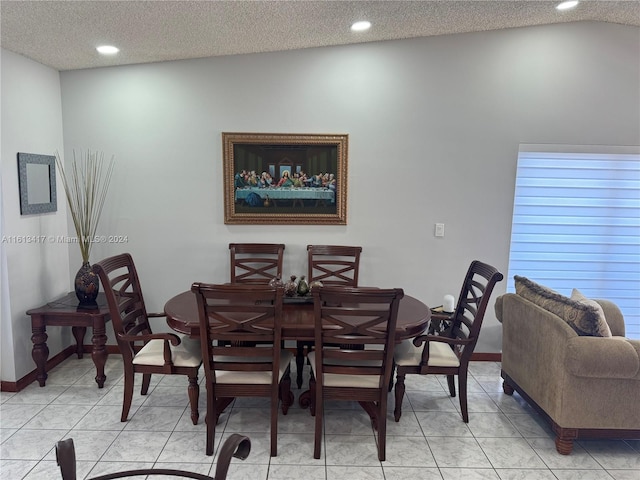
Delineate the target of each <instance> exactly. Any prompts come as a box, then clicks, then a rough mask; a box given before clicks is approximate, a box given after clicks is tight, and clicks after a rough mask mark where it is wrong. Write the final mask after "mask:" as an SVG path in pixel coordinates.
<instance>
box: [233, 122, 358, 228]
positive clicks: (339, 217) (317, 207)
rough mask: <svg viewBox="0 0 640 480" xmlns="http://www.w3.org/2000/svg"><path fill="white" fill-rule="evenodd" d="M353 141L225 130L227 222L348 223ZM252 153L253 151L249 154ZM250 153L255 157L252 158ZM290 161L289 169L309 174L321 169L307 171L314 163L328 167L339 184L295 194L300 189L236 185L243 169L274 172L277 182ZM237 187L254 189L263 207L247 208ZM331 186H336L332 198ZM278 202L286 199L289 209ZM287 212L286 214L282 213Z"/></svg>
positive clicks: (341, 137)
mask: <svg viewBox="0 0 640 480" xmlns="http://www.w3.org/2000/svg"><path fill="white" fill-rule="evenodd" d="M348 140H349V136H348V135H347V134H312V133H307V134H289V133H235V132H222V163H223V179H224V185H223V186H224V223H225V224H235V225H239V224H244V225H252V224H269V225H274V224H279V225H346V224H347V180H348V179H347V156H348V143H349V142H348ZM249 151H250V152H251V153H247V152H249ZM256 152H258V153H256ZM318 152H320V153H318ZM327 152H328V155H327ZM318 154H319V155H320V156H321V157H322V160H320V159H319V158H318V156H317V155H318ZM248 156H250V157H252V159H250V160H247V158H246V157H248ZM288 164H291V165H290V167H291V168H287V169H289V170H291V171H293V170H294V169H297V170H304V171H305V172H306V173H308V174H309V175H313V174H315V173H318V172H311V171H309V172H307V169H312V168H313V166H312V165H314V164H315V165H323V167H324V170H323V171H324V172H327V173H333V174H334V177H333V178H335V183H334V185H335V188H324V189H323V190H324V191H323V192H314V193H310V192H309V191H305V190H311V188H309V189H307V188H299V190H300V192H299V193H300V195H299V196H297V197H296V195H295V193H296V190H297V189H296V188H291V189H288V188H286V189H283V190H291V191H289V192H284V191H283V192H276V191H275V190H276V189H270V188H262V189H257V188H255V187H254V188H253V189H252V188H251V187H250V186H249V187H241V188H240V187H236V178H235V177H236V175H237V174H238V173H239V172H241V171H243V170H246V171H247V172H248V171H250V170H254V171H255V170H260V171H266V172H271V170H274V172H273V173H275V174H276V176H275V177H274V181H277V177H278V176H279V172H280V170H282V169H283V168H286V167H287V165H288ZM256 173H257V175H258V177H259V176H260V175H261V174H260V172H259V171H258V172H256ZM289 173H290V172H289ZM237 189H238V190H239V191H240V190H247V191H248V190H251V191H255V192H256V193H257V194H258V195H259V196H260V197H261V200H262V201H263V202H264V206H263V205H262V204H260V205H259V206H258V205H256V206H254V207H250V206H248V205H247V204H246V202H245V201H244V200H243V199H244V196H243V197H240V196H239V195H238V194H237V193H236V190H237ZM278 190H280V189H278ZM330 190H333V195H331V196H330V194H329V191H330ZM241 193H243V194H244V193H246V192H244V191H243V192H241ZM249 194H251V193H249ZM277 202H280V203H284V205H285V208H284V209H282V208H273V207H277ZM331 203H333V204H334V205H335V206H333V205H331ZM274 204H275V205H274ZM327 204H329V205H327ZM327 206H328V207H329V208H327ZM279 210H280V212H279ZM283 210H285V212H284V213H281V212H282V211H283Z"/></svg>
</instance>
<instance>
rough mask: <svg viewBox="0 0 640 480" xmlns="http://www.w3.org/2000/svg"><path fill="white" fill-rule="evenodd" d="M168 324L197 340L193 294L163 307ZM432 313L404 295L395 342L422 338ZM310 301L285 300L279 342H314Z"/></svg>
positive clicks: (198, 324)
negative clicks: (417, 336)
mask: <svg viewBox="0 0 640 480" xmlns="http://www.w3.org/2000/svg"><path fill="white" fill-rule="evenodd" d="M164 313H165V314H166V315H167V324H168V325H169V326H170V327H171V328H172V329H173V330H175V331H177V332H180V333H184V334H185V335H189V336H190V337H193V338H197V337H199V336H200V322H199V316H198V304H197V302H196V296H195V294H194V293H193V292H191V291H190V290H189V291H186V292H182V293H180V294H178V295H176V296H175V297H173V298H171V299H170V300H169V301H168V302H167V303H166V304H165V306H164ZM430 320H431V310H430V309H429V307H428V306H427V305H425V304H424V303H422V302H421V301H420V300H418V299H417V298H414V297H411V296H409V295H405V296H404V297H403V298H402V300H400V306H399V308H398V322H397V324H396V341H397V342H401V341H402V340H405V339H407V338H413V337H415V336H416V335H419V334H421V333H422V332H424V330H425V329H426V328H427V326H428V325H429V321H430ZM313 324H314V318H313V298H301V297H292V298H287V297H285V299H284V305H283V308H282V338H283V339H285V340H308V341H312V340H313V334H314V332H313V328H314V327H313Z"/></svg>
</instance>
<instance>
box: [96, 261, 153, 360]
mask: <svg viewBox="0 0 640 480" xmlns="http://www.w3.org/2000/svg"><path fill="white" fill-rule="evenodd" d="M93 269H94V271H96V273H97V274H98V276H99V277H100V282H101V283H102V288H103V290H104V294H105V297H106V299H107V304H108V306H109V312H110V313H111V323H112V324H113V330H114V333H115V337H116V342H117V343H118V347H119V348H120V353H121V354H122V359H123V361H124V363H130V362H131V361H133V357H134V356H135V354H136V352H137V351H138V350H140V348H142V346H143V343H144V342H143V341H138V342H135V341H131V340H128V339H127V338H130V337H133V336H139V335H147V334H151V333H152V332H151V325H150V324H149V316H148V314H147V309H146V307H145V303H144V297H143V296H142V288H141V287H140V280H139V278H138V272H137V271H136V266H135V264H134V263H133V258H132V257H131V255H130V254H128V253H123V254H120V255H115V256H113V257H109V258H106V259H104V260H101V261H100V262H97V263H95V264H94V265H93Z"/></svg>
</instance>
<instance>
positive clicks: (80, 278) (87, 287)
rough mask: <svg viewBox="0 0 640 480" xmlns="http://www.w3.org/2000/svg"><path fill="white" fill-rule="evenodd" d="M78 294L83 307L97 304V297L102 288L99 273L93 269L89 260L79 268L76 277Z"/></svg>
mask: <svg viewBox="0 0 640 480" xmlns="http://www.w3.org/2000/svg"><path fill="white" fill-rule="evenodd" d="M75 287H76V296H77V297H78V300H79V301H80V306H81V307H92V306H95V305H97V303H96V298H97V297H98V291H99V289H100V281H99V279H98V275H97V274H96V273H95V272H94V271H93V269H92V268H91V265H90V264H89V262H84V263H83V264H82V266H81V267H80V270H78V273H77V274H76V279H75Z"/></svg>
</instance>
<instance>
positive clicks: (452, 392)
mask: <svg viewBox="0 0 640 480" xmlns="http://www.w3.org/2000/svg"><path fill="white" fill-rule="evenodd" d="M455 380H456V379H455V375H447V385H449V395H451V396H452V397H455V396H456V382H455Z"/></svg>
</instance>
